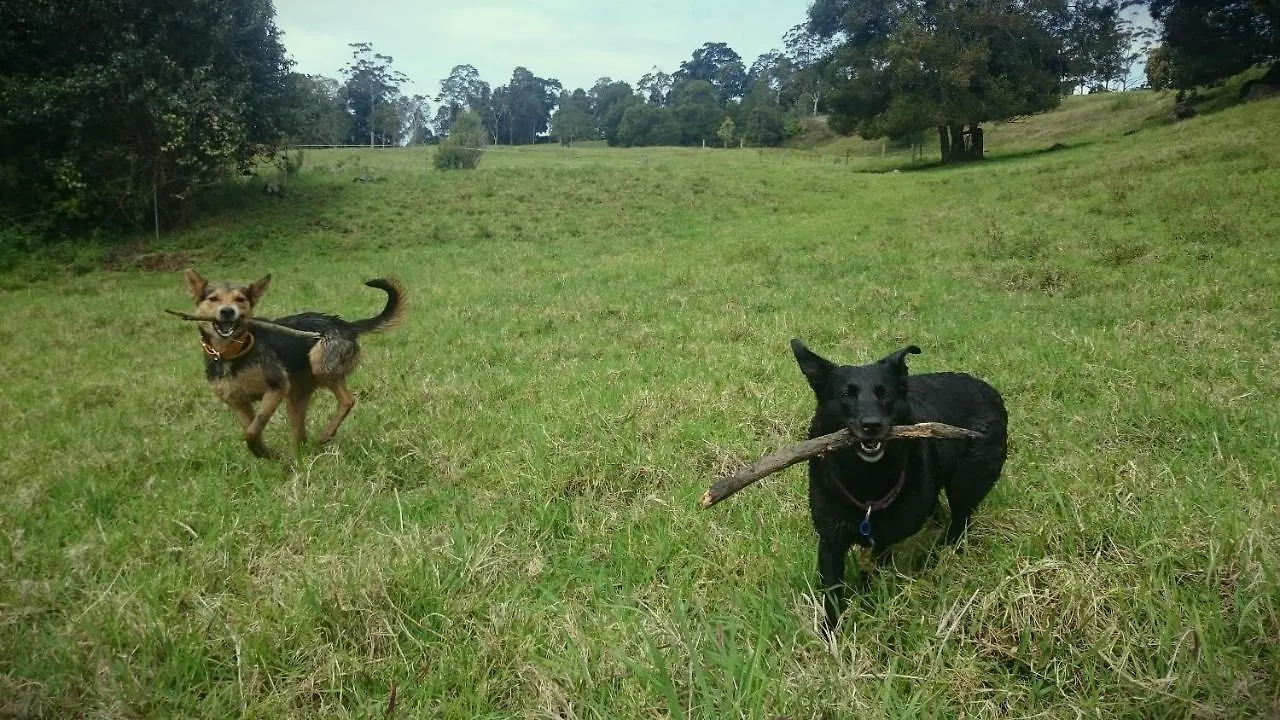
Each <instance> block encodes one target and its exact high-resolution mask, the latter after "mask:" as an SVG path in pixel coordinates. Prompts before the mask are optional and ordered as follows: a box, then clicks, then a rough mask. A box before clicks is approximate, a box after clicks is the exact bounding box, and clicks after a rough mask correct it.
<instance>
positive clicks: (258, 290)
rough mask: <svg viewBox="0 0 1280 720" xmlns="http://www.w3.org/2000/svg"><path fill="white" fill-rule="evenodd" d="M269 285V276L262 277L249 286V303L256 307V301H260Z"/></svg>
mask: <svg viewBox="0 0 1280 720" xmlns="http://www.w3.org/2000/svg"><path fill="white" fill-rule="evenodd" d="M270 284H271V276H270V275H264V276H263V277H262V279H261V280H259V281H257V282H255V283H254V284H252V285H250V286H249V302H251V303H253V304H254V305H257V304H258V301H259V300H261V299H262V296H263V295H265V294H266V292H267V286H268V285H270Z"/></svg>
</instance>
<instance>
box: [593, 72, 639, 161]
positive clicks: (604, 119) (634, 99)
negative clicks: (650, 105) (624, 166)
mask: <svg viewBox="0 0 1280 720" xmlns="http://www.w3.org/2000/svg"><path fill="white" fill-rule="evenodd" d="M590 95H591V105H592V110H593V114H594V117H595V124H596V128H597V129H598V130H599V131H600V134H601V135H602V136H603V137H604V139H605V141H606V142H608V143H609V144H610V145H619V144H621V141H620V140H619V137H618V126H619V125H621V124H622V115H623V113H625V112H626V111H627V108H629V107H631V106H633V105H639V104H640V103H642V102H644V101H643V100H641V99H640V97H639V96H637V95H636V94H635V92H634V91H633V90H632V89H631V86H630V85H628V84H627V83H624V82H614V81H612V80H610V79H609V78H600V79H599V80H597V81H596V84H595V87H593V88H591V93H590Z"/></svg>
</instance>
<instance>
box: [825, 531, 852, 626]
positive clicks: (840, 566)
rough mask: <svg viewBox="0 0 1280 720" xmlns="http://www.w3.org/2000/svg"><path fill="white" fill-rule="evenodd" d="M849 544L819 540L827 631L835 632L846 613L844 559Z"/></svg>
mask: <svg viewBox="0 0 1280 720" xmlns="http://www.w3.org/2000/svg"><path fill="white" fill-rule="evenodd" d="M848 552H849V544H848V543H837V542H832V541H830V540H821V539H820V540H818V577H819V578H820V579H821V581H822V604H823V607H824V608H825V609H826V612H827V629H828V630H835V627H836V623H837V622H838V621H839V620H840V614H841V613H842V612H844V592H845V587H844V557H845V555H846V554H847V553H848Z"/></svg>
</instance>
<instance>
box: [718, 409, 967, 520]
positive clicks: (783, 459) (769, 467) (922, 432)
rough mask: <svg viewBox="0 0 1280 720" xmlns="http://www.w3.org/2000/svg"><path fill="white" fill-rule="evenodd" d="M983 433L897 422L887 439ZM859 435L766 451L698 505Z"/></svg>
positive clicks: (829, 437)
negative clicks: (898, 423)
mask: <svg viewBox="0 0 1280 720" xmlns="http://www.w3.org/2000/svg"><path fill="white" fill-rule="evenodd" d="M980 437H983V435H982V433H980V432H976V431H973V430H966V429H964V428H959V427H955V426H954V425H947V424H945V423H936V422H927V423H917V424H915V425H898V426H896V427H894V428H893V429H892V430H890V431H889V434H888V436H887V437H886V439H888V440H901V439H916V438H933V439H938V440H962V439H975V438H980ZM857 442H858V438H856V437H854V436H853V433H851V432H849V431H848V430H847V429H845V430H837V431H836V432H833V433H831V434H830V435H823V436H822V437H816V438H813V439H811V440H805V441H804V442H799V443H795V444H794V445H788V446H786V447H784V448H782V449H781V450H778V451H777V452H774V453H770V454H769V455H765V456H764V457H762V458H760V459H759V460H757V461H755V462H754V463H752V464H751V465H748V466H746V467H744V468H742V469H741V470H738V471H737V472H735V473H733V474H732V475H726V476H724V477H721V478H720V479H718V480H716V481H715V482H714V483H712V484H711V487H710V488H708V489H707V491H706V492H705V493H703V494H702V499H700V500H698V507H700V508H702V509H703V510H705V509H707V508H709V507H711V506H712V505H715V504H716V503H718V502H720V501H721V500H723V499H725V498H727V497H729V496H730V495H733V494H734V493H736V492H738V491H739V490H741V489H743V488H745V487H746V486H748V485H750V484H751V483H754V482H755V481H757V480H760V479H761V478H764V477H766V476H769V475H772V474H774V473H776V472H778V471H780V470H784V469H786V468H789V467H791V466H792V465H795V464H796V463H798V462H800V461H801V460H808V459H809V458H813V457H818V456H820V455H826V454H827V453H829V452H832V451H834V450H839V449H840V448H843V447H848V446H850V445H854V444H856V443H857Z"/></svg>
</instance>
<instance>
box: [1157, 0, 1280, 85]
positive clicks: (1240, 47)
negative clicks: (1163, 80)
mask: <svg viewBox="0 0 1280 720" xmlns="http://www.w3.org/2000/svg"><path fill="white" fill-rule="evenodd" d="M1148 5H1149V7H1150V10H1151V16H1152V17H1153V18H1155V19H1156V20H1157V21H1159V22H1160V24H1161V26H1162V28H1163V30H1162V33H1161V38H1160V39H1161V43H1162V47H1163V48H1164V50H1163V52H1164V56H1163V57H1162V58H1161V60H1162V61H1167V65H1168V84H1169V87H1173V88H1177V89H1179V90H1190V89H1192V88H1194V87H1197V86H1201V85H1210V84H1213V83H1216V82H1218V81H1220V80H1223V79H1225V78H1227V77H1230V76H1232V75H1235V74H1236V73H1239V72H1241V71H1243V70H1246V69H1248V68H1250V67H1252V66H1254V65H1257V64H1259V63H1264V62H1271V61H1274V60H1276V59H1277V58H1280V2H1276V0H1148ZM1158 76H1159V75H1158Z"/></svg>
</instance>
